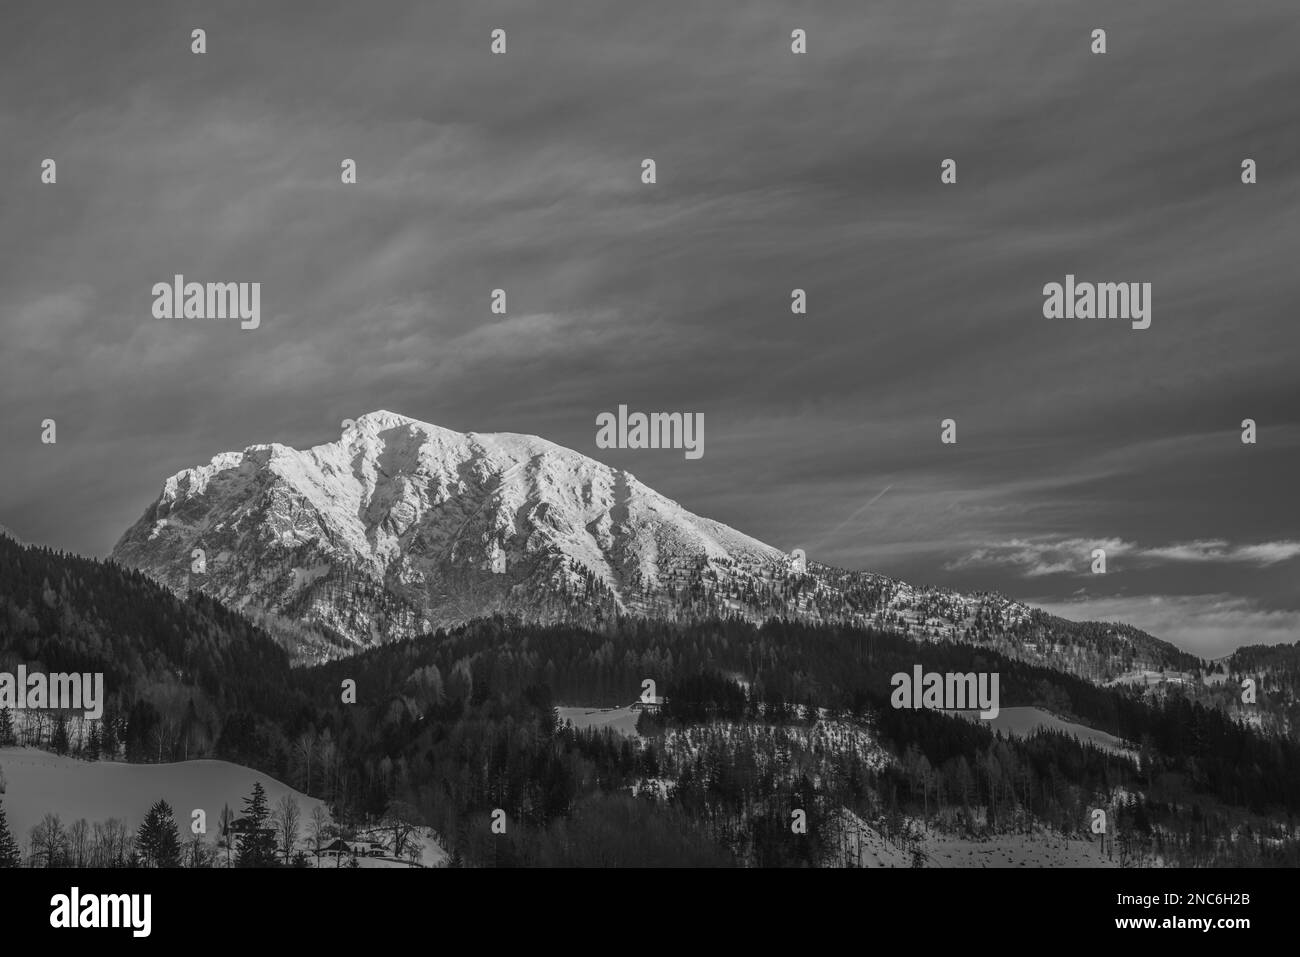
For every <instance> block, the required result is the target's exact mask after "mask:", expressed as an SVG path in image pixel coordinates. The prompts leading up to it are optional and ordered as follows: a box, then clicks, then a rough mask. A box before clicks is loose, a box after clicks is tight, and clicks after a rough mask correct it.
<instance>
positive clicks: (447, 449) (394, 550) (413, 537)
mask: <svg viewBox="0 0 1300 957" xmlns="http://www.w3.org/2000/svg"><path fill="white" fill-rule="evenodd" d="M111 557H112V558H113V559H114V560H115V561H117V562H119V563H121V564H123V565H126V566H128V567H132V568H137V569H140V570H142V571H144V572H145V573H147V574H148V575H150V576H151V577H153V578H154V579H156V580H158V581H159V582H161V583H162V584H164V585H165V586H167V587H169V588H171V589H173V590H174V591H176V592H179V593H184V592H186V591H188V590H190V589H196V590H199V591H202V592H204V593H205V594H208V595H210V596H212V597H214V598H217V599H218V600H220V601H222V602H223V603H225V604H228V605H231V606H234V607H236V608H241V609H243V610H245V612H247V613H250V614H251V615H252V616H253V617H255V618H257V619H258V620H259V621H261V622H262V623H263V624H266V625H268V626H269V627H272V630H273V631H277V633H278V636H279V637H280V638H281V640H282V641H284V642H285V643H286V644H288V645H289V646H290V650H291V651H292V652H293V653H294V655H295V658H296V659H297V660H300V661H301V660H312V659H317V658H320V657H330V656H334V655H336V654H338V653H341V652H348V651H354V650H357V649H359V648H362V647H365V646H368V645H370V644H373V643H376V642H381V641H386V640H391V639H395V638H403V637H410V636H414V635H419V634H423V633H426V632H429V631H433V630H435V629H437V628H439V627H450V626H454V625H457V624H460V623H462V622H465V621H468V620H471V619H473V618H477V617H482V616H485V615H491V614H494V613H506V614H516V615H518V616H520V617H521V618H523V619H525V620H531V621H537V622H543V623H549V622H572V623H576V624H583V625H598V624H599V623H600V622H601V621H604V620H608V619H610V618H611V617H613V616H619V615H621V616H643V617H648V618H656V619H662V620H667V621H674V620H676V621H681V620H698V619H701V618H710V617H733V616H734V617H739V618H743V619H746V620H750V621H764V620H767V619H769V618H774V617H775V618H792V619H800V620H812V621H822V622H827V623H835V624H847V625H856V626H874V627H877V628H884V629H888V630H894V631H901V632H904V633H907V634H912V635H914V636H915V637H918V638H922V639H931V640H937V639H944V638H952V639H956V640H966V641H979V642H995V643H997V644H998V646H1000V647H1002V648H1003V650H1006V651H1008V653H1012V654H1017V655H1019V656H1023V657H1026V658H1028V659H1030V660H1035V661H1041V662H1044V663H1054V665H1055V666H1057V667H1067V668H1068V669H1069V670H1072V671H1076V672H1077V673H1081V674H1083V673H1090V671H1097V670H1098V669H1099V668H1102V669H1104V670H1105V671H1106V676H1107V677H1109V676H1110V675H1111V674H1113V673H1114V671H1113V669H1111V668H1110V667H1109V663H1108V661H1107V659H1112V658H1115V657H1116V656H1115V653H1114V652H1113V650H1111V651H1104V652H1103V651H1100V650H1096V649H1098V648H1100V646H1101V645H1103V644H1104V645H1108V646H1113V645H1116V644H1118V645H1119V646H1120V647H1122V648H1123V649H1125V651H1124V653H1125V654H1127V649H1128V647H1129V645H1131V644H1132V642H1130V641H1129V640H1127V639H1123V638H1121V637H1117V636H1113V635H1111V634H1110V633H1109V632H1107V633H1105V634H1101V635H1089V636H1086V637H1085V638H1083V639H1081V641H1083V642H1084V643H1087V644H1090V645H1091V646H1093V647H1092V649H1090V650H1088V651H1087V654H1086V655H1085V654H1084V653H1082V652H1080V651H1079V650H1078V649H1077V648H1075V646H1074V645H1073V644H1071V642H1070V640H1069V639H1065V638H1062V637H1060V635H1059V629H1055V628H1054V627H1053V626H1049V625H1046V624H1044V622H1043V621H1041V620H1040V619H1038V618H1036V617H1035V616H1037V615H1039V614H1040V613H1037V612H1033V611H1032V610H1031V609H1030V608H1029V607H1028V606H1026V605H1024V604H1021V603H1020V602H1016V601H1012V600H1010V599H1008V598H1005V597H1003V596H1001V595H997V594H978V595H963V594H960V593H957V592H953V591H951V590H948V589H942V588H933V587H928V586H927V587H917V586H912V585H909V584H907V583H906V582H901V581H897V580H895V579H892V578H888V577H886V576H883V575H877V574H872V573H869V572H861V571H847V570H844V569H837V568H832V567H829V566H826V565H821V564H817V563H814V562H810V563H808V564H807V565H806V567H805V566H804V564H803V563H802V562H801V561H800V560H797V559H795V558H794V557H792V556H791V555H787V554H786V553H784V552H783V551H781V550H780V549H777V548H774V547H773V546H771V545H768V544H765V543H764V542H761V541H759V540H757V539H755V538H751V537H750V536H748V535H745V534H743V533H741V532H739V531H736V530H735V529H733V528H730V527H729V526H727V525H723V524H722V523H720V522H715V521H713V520H711V519H707V518H703V517H701V516H699V515H696V514H694V513H692V512H690V511H688V510H687V509H685V508H684V507H683V506H681V505H680V504H678V503H677V502H674V501H672V500H670V499H668V498H666V497H664V496H663V495H660V494H659V493H658V492H656V491H654V490H653V489H651V488H648V487H647V486H645V485H643V484H642V483H641V482H639V481H638V480H637V479H636V478H635V477H634V476H633V475H631V474H629V473H627V472H625V471H623V470H621V469H615V468H612V467H610V466H607V465H604V464H602V463H600V462H597V461H595V460H594V459H591V458H589V457H587V456H585V455H582V454H581V453H579V452H575V451H573V450H571V449H566V448H563V447H561V446H559V445H556V444H555V443H553V442H548V441H546V440H545V439H541V438H538V437H536V436H532V435H523V434H517V433H476V432H468V433H461V432H455V431H452V430H449V429H445V428H441V427H439V426H436V425H430V424H428V423H425V422H420V421H418V420H415V419H412V418H408V417H406V416H402V415H397V414H395V413H392V412H387V411H379V412H372V413H370V414H368V415H364V416H362V417H361V418H359V419H357V420H356V421H355V423H353V424H350V425H349V426H348V427H347V428H345V429H344V431H343V434H342V435H341V436H340V437H339V438H338V439H337V440H336V441H333V442H329V443H325V444H323V445H318V446H315V447H312V448H309V449H304V450H298V449H293V448H290V447H289V446H286V445H280V444H267V445H252V446H249V447H248V448H246V449H244V450H243V451H242V452H224V453H221V454H219V455H217V456H215V457H214V458H213V459H212V460H211V461H210V462H209V463H208V464H206V465H200V466H197V467H195V468H189V469H185V470H183V471H181V472H179V473H177V474H176V475H173V476H172V477H170V478H168V479H167V480H166V481H165V482H164V483H163V487H162V491H161V493H160V494H159V496H158V498H157V499H156V500H155V501H154V502H153V503H152V504H151V505H150V506H149V507H148V508H147V509H146V510H145V513H144V515H143V516H141V518H140V519H139V520H138V521H137V522H136V523H135V524H134V525H133V526H132V527H131V528H130V529H128V530H127V531H126V533H125V534H124V535H123V536H122V538H121V540H120V541H119V542H118V543H117V545H116V546H115V548H114V549H113V552H112V556H111ZM1151 640H1152V641H1154V639H1151ZM1160 644H1162V643H1160ZM1139 650H1140V649H1139ZM1141 658H1142V656H1141V655H1139V656H1138V660H1141Z"/></svg>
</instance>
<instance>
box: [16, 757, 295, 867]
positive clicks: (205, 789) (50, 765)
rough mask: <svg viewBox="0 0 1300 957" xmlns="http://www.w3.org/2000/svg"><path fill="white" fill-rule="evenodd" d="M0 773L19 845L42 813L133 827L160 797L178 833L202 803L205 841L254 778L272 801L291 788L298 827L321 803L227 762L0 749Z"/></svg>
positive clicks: (237, 809)
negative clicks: (134, 760) (137, 760)
mask: <svg viewBox="0 0 1300 957" xmlns="http://www.w3.org/2000/svg"><path fill="white" fill-rule="evenodd" d="M0 772H3V774H4V779H5V793H4V794H3V795H0V800H3V801H4V809H5V816H6V817H7V818H8V820H9V828H10V830H11V831H12V832H13V834H14V839H15V840H16V841H18V842H19V843H20V844H25V843H26V841H27V838H28V835H29V834H30V832H31V829H32V828H33V827H34V826H35V825H36V824H38V823H40V820H41V818H43V817H44V816H45V815H46V814H47V813H50V814H57V815H58V816H59V818H60V820H62V822H63V824H64V826H65V827H66V826H68V825H70V824H72V823H73V822H74V821H76V820H78V819H79V818H85V819H86V820H87V821H88V822H90V823H94V822H96V821H106V820H108V819H109V818H119V819H121V820H122V821H124V822H125V823H126V826H127V827H128V828H130V829H131V830H132V831H134V830H135V829H136V828H137V827H138V826H139V825H140V822H141V821H142V820H143V819H144V816H145V814H147V813H148V811H149V808H150V807H151V806H153V804H154V802H155V801H157V800H159V799H160V798H161V799H162V800H165V801H166V802H167V803H168V804H170V805H171V807H172V810H173V811H174V812H175V815H176V823H177V824H179V825H180V828H181V834H182V836H183V837H185V838H188V837H189V836H190V821H191V819H192V818H191V814H192V813H193V811H194V810H195V809H198V808H202V809H203V810H204V811H205V812H206V813H207V827H208V840H209V841H215V840H216V836H217V833H218V831H219V829H220V827H219V824H218V818H219V817H220V815H221V809H222V807H223V806H225V805H229V806H230V810H231V811H232V812H233V813H234V814H235V815H236V816H238V815H240V814H242V813H243V809H244V800H243V799H244V798H245V797H246V796H248V795H249V794H251V793H252V791H253V784H254V782H257V781H260V782H261V783H262V787H264V788H265V789H266V798H267V803H268V804H269V805H270V806H271V807H273V808H274V807H275V805H276V803H277V802H278V801H279V800H280V799H281V798H282V797H283V796H284V795H285V794H291V795H293V797H294V799H295V800H296V801H297V802H298V807H299V809H300V811H301V814H300V821H301V825H300V826H301V827H302V828H303V831H304V833H305V831H306V823H307V821H309V820H310V819H311V815H312V811H313V809H315V808H316V807H317V806H320V805H321V802H320V801H318V800H316V799H315V798H310V797H307V796H306V795H304V794H300V793H299V792H297V791H295V790H294V789H293V788H291V787H289V786H288V785H286V784H282V783H281V782H279V781H277V780H275V779H274V778H272V777H270V776H269V775H266V774H263V773H262V772H260V771H254V770H253V769H252V768H246V767H244V766H242V765H239V764H231V763H229V762H227V761H184V762H181V763H178V764H123V763H120V762H116V761H80V760H78V759H76V758H68V757H60V756H59V755H57V754H52V753H50V752H48V751H39V750H36V749H34V748H0Z"/></svg>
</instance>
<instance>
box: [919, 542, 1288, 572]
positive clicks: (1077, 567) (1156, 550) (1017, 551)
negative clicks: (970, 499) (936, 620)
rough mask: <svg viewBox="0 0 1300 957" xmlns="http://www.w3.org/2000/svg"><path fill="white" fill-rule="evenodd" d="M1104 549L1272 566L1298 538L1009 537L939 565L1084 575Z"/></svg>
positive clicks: (1151, 562)
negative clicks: (1150, 541)
mask: <svg viewBox="0 0 1300 957" xmlns="http://www.w3.org/2000/svg"><path fill="white" fill-rule="evenodd" d="M1097 548H1101V549H1105V551H1106V558H1107V560H1108V561H1110V560H1112V559H1115V558H1125V559H1128V560H1129V562H1130V564H1133V565H1138V566H1143V567H1152V566H1155V565H1158V564H1162V563H1200V564H1204V563H1220V564H1246V565H1255V566H1258V567H1266V566H1269V565H1276V564H1278V563H1280V562H1285V561H1290V560H1291V559H1293V558H1296V557H1300V542H1298V541H1276V542H1260V543H1258V544H1253V545H1233V544H1231V543H1230V542H1227V541H1223V540H1222V539H1210V540H1197V541H1191V542H1177V543H1174V544H1171V545H1162V546H1158V547H1145V546H1142V545H1138V544H1136V543H1133V542H1126V541H1123V540H1122V539H1118V538H1066V539H1057V540H1052V541H1049V540H1026V539H1011V540H1009V541H1005V542H998V543H995V544H993V545H986V546H983V547H980V548H976V549H974V550H973V551H971V552H970V553H968V554H967V555H965V556H963V557H962V558H959V559H957V560H955V561H952V562H949V563H948V564H947V565H946V566H945V568H947V569H948V570H950V571H955V570H958V569H962V568H968V567H971V566H978V565H1002V566H1012V567H1019V568H1022V569H1024V571H1023V574H1024V575H1025V577H1030V578H1032V577H1037V576H1040V575H1057V574H1071V573H1073V574H1077V575H1084V574H1089V573H1090V571H1091V563H1092V553H1093V550H1094V549H1097Z"/></svg>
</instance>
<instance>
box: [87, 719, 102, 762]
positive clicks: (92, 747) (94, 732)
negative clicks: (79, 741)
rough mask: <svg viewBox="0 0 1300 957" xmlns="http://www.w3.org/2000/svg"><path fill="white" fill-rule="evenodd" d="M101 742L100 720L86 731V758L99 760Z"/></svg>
mask: <svg viewBox="0 0 1300 957" xmlns="http://www.w3.org/2000/svg"><path fill="white" fill-rule="evenodd" d="M99 742H100V738H99V724H98V722H95V723H92V724H91V726H90V730H89V731H88V732H87V733H86V760H87V761H98V760H99V749H100V743H99Z"/></svg>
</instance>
